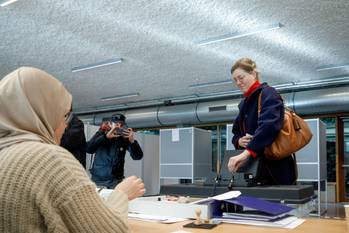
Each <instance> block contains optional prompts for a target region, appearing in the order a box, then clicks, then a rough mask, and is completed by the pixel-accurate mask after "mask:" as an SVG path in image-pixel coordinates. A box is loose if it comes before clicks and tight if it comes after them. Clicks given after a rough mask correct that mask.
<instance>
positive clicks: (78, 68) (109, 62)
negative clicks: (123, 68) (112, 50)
mask: <svg viewBox="0 0 349 233" xmlns="http://www.w3.org/2000/svg"><path fill="white" fill-rule="evenodd" d="M122 61H123V59H122V58H117V59H109V60H105V61H102V62H98V63H94V64H89V65H83V66H76V67H73V68H72V69H71V71H72V72H79V71H83V70H90V69H95V68H99V67H103V66H110V65H114V64H118V63H121V62H122Z"/></svg>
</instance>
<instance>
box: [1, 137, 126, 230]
mask: <svg viewBox="0 0 349 233" xmlns="http://www.w3.org/2000/svg"><path fill="white" fill-rule="evenodd" d="M127 208H128V200H127V196H126V195H125V194H124V193H122V192H119V191H114V192H113V193H112V194H111V195H110V197H109V199H108V200H106V201H103V200H102V199H101V198H100V197H99V196H98V194H97V192H96V186H95V185H94V184H93V183H92V182H91V181H90V179H89V178H88V176H87V175H86V172H85V171H84V169H83V168H82V166H81V165H80V164H79V162H78V161H77V160H75V158H74V157H73V155H71V154H70V153H69V152H68V151H66V150H65V149H63V148H61V147H59V146H55V145H48V144H44V143H40V142H22V143H18V144H15V145H12V146H10V147H6V148H4V149H2V150H0V232H26V233H27V232H28V233H35V232H59V233H62V232H79V233H81V232H93V233H99V232H101V233H104V232H127V231H128V227H127Z"/></svg>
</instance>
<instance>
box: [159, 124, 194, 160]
mask: <svg viewBox="0 0 349 233" xmlns="http://www.w3.org/2000/svg"><path fill="white" fill-rule="evenodd" d="M175 131H178V140H177V138H175V137H177V136H176V135H175V134H176V133H177V132H175ZM192 137H193V128H181V129H173V130H172V129H170V130H160V138H161V145H160V154H161V155H162V156H161V160H160V163H192V162H193V158H192V149H193V148H192V147H193V138H192Z"/></svg>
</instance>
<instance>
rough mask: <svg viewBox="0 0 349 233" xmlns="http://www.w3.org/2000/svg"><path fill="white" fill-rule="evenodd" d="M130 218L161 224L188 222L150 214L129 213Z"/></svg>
mask: <svg viewBox="0 0 349 233" xmlns="http://www.w3.org/2000/svg"><path fill="white" fill-rule="evenodd" d="M128 217H129V218H130V219H135V220H141V221H146V222H160V223H176V222H183V221H187V220H188V219H186V218H176V217H169V216H157V215H149V214H138V213H129V214H128Z"/></svg>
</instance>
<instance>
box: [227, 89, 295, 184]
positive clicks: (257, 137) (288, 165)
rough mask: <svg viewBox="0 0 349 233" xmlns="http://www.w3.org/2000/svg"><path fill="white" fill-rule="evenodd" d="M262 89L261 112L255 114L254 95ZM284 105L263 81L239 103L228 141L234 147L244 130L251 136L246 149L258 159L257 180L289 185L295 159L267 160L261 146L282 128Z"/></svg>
mask: <svg viewBox="0 0 349 233" xmlns="http://www.w3.org/2000/svg"><path fill="white" fill-rule="evenodd" d="M261 92H262V99H261V112H260V116H259V117H258V97H259V94H260V93H261ZM284 113H285V109H284V104H283V101H282V98H281V96H280V94H279V93H277V91H276V90H275V89H274V88H273V87H270V86H268V85H267V84H266V83H263V84H261V85H260V86H259V87H258V88H257V89H256V90H254V92H252V93H251V94H250V95H249V96H248V97H246V98H244V99H243V100H242V101H241V102H240V104H239V115H238V116H237V118H236V119H235V121H234V125H233V129H232V132H233V134H234V136H233V139H232V143H233V144H234V146H235V148H236V149H243V148H241V147H240V146H239V144H238V141H239V139H240V138H241V137H242V136H244V135H245V134H246V133H248V134H250V135H253V138H252V140H251V141H250V143H249V144H248V145H247V147H246V148H247V149H249V150H252V151H254V152H255V153H256V154H257V156H258V157H260V158H261V162H262V163H263V164H262V165H263V167H262V168H261V169H262V170H263V171H262V174H261V179H263V180H265V182H266V183H268V184H292V183H294V181H295V178H296V173H295V169H296V167H295V161H294V160H293V158H292V156H288V157H286V158H285V159H283V160H278V161H272V160H267V159H266V158H265V156H264V153H263V152H264V149H265V148H266V147H267V146H269V145H271V144H272V143H273V142H274V140H275V138H276V137H277V135H278V133H279V132H280V130H281V129H282V127H283V122H284Z"/></svg>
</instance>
